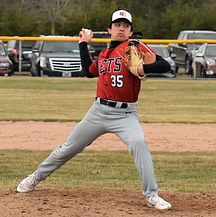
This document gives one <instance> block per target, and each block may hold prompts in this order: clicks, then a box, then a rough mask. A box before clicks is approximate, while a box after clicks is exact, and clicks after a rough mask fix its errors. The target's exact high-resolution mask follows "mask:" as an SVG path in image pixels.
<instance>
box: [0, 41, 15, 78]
mask: <svg viewBox="0 0 216 217" xmlns="http://www.w3.org/2000/svg"><path fill="white" fill-rule="evenodd" d="M13 72H14V71H13V64H12V62H11V61H10V59H9V56H8V53H7V50H6V48H5V46H4V43H3V42H2V41H0V75H1V76H2V75H8V76H11V75H13Z"/></svg>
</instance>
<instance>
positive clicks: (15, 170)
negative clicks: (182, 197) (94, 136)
mask: <svg viewBox="0 0 216 217" xmlns="http://www.w3.org/2000/svg"><path fill="white" fill-rule="evenodd" d="M48 153H49V152H47V151H40V152H37V151H21V150H1V151H0V165H1V167H0V174H1V177H0V188H15V187H16V185H17V183H18V182H19V181H20V180H21V179H23V178H24V177H25V176H26V175H27V174H28V173H32V172H33V171H34V170H35V169H36V167H37V165H38V163H39V162H41V161H42V160H43V159H44V158H45V157H46V156H47V155H48ZM153 160H154V165H155V173H156V176H157V177H158V182H159V183H160V189H161V190H163V191H176V192H203V193H204V192H211V193H213V192H214V193H216V153H207V152H202V153H193V152H186V153H184V152H183V153H166V152H155V153H153ZM41 186H42V187H43V186H49V187H57V186H61V187H69V188H70V187H72V188H101V189H139V188H141V183H140V180H139V175H138V172H137V171H136V169H135V166H134V162H133V159H132V157H131V156H130V154H129V153H128V152H126V151H115V152H93V151H84V152H82V153H81V154H79V155H78V156H76V157H75V158H74V159H73V160H72V161H69V162H68V163H66V164H65V165H64V166H63V167H61V168H60V169H59V170H57V171H56V172H55V173H54V174H52V176H50V177H49V178H47V180H46V182H44V183H42V184H41Z"/></svg>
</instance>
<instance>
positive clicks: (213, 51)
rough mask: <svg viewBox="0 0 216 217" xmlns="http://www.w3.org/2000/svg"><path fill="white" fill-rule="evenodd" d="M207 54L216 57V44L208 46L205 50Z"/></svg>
mask: <svg viewBox="0 0 216 217" xmlns="http://www.w3.org/2000/svg"><path fill="white" fill-rule="evenodd" d="M205 54H206V56H211V57H212V56H214V57H216V46H208V47H207V48H206V51H205Z"/></svg>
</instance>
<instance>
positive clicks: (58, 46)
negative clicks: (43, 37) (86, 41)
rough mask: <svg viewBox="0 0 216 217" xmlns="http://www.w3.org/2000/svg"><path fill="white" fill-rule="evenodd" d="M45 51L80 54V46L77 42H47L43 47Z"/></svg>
mask: <svg viewBox="0 0 216 217" xmlns="http://www.w3.org/2000/svg"><path fill="white" fill-rule="evenodd" d="M43 51H44V52H66V53H70V52H73V53H74V52H75V53H79V44H78V43H77V42H62V41H46V42H44V45H43Z"/></svg>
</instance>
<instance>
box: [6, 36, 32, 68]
mask: <svg viewBox="0 0 216 217" xmlns="http://www.w3.org/2000/svg"><path fill="white" fill-rule="evenodd" d="M20 43H21V70H26V71H29V70H30V59H29V55H30V54H31V53H32V47H33V46H34V44H35V41H17V40H10V41H8V45H7V49H8V53H9V57H10V60H11V62H12V63H13V65H14V70H15V71H18V70H19V47H20Z"/></svg>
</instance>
